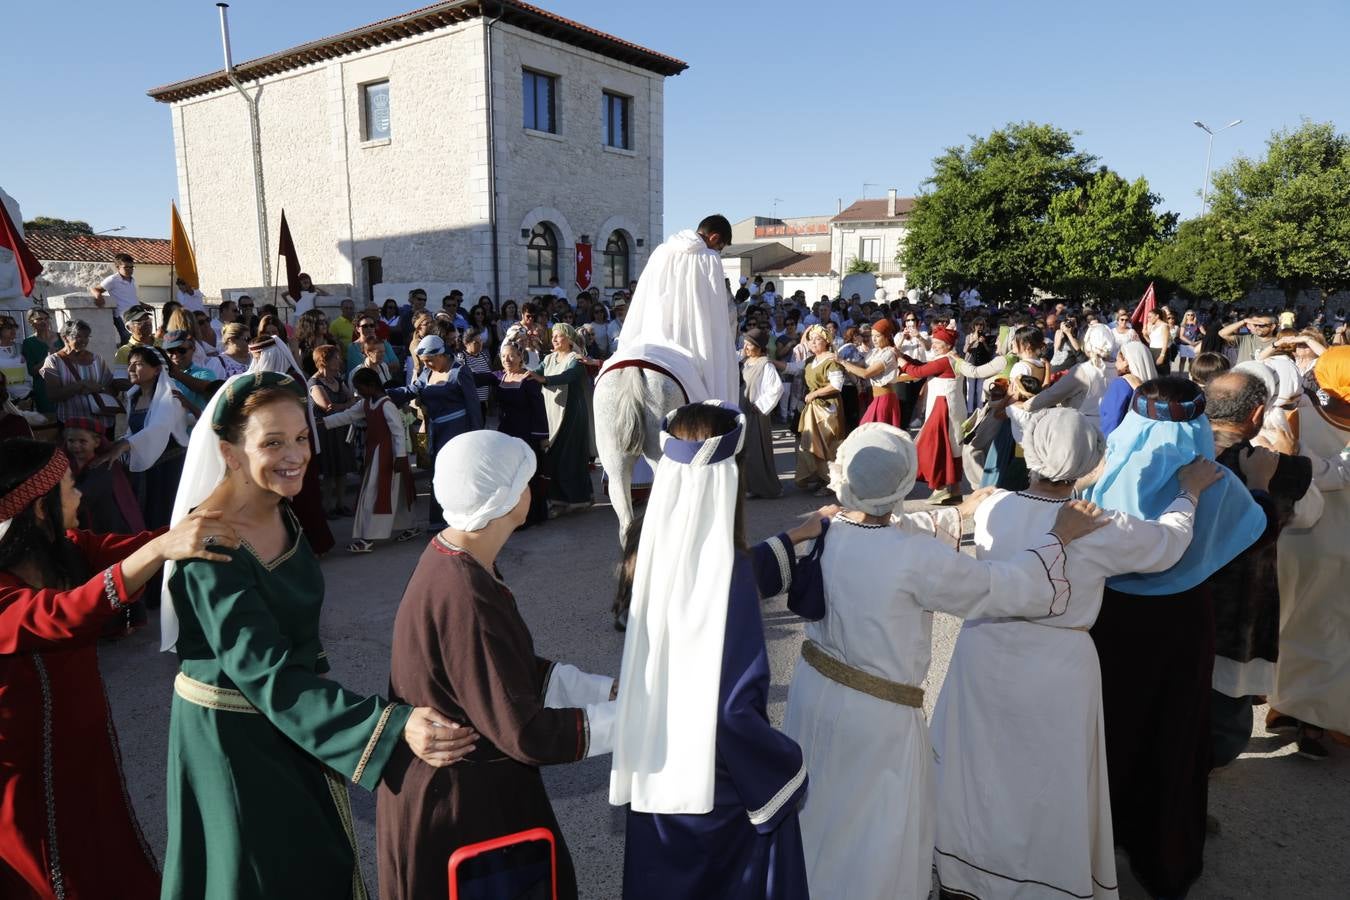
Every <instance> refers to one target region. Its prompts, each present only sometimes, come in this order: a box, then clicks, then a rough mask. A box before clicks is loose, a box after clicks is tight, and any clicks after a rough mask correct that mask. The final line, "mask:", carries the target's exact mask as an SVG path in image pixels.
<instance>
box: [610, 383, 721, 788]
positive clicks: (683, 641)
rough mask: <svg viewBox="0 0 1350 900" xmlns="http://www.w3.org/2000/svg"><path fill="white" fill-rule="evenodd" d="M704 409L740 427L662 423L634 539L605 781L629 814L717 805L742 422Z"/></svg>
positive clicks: (712, 402)
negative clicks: (702, 430) (690, 431)
mask: <svg viewBox="0 0 1350 900" xmlns="http://www.w3.org/2000/svg"><path fill="white" fill-rule="evenodd" d="M708 402H709V403H710V404H711V405H715V406H720V407H721V408H723V409H727V410H730V411H733V412H735V413H736V427H735V428H733V429H732V430H731V431H729V432H727V433H726V434H723V435H719V436H718V437H714V438H709V439H708V440H706V441H682V440H679V439H677V438H674V437H671V435H670V433H669V431H667V430H666V429H667V428H669V426H670V420H671V416H674V415H675V414H676V413H671V416H668V417H667V418H666V423H665V426H664V427H663V428H662V430H661V450H662V457H661V460H660V462H658V463H657V466H656V477H655V479H654V481H653V483H652V491H651V496H650V498H649V499H648V501H647V513H646V515H645V516H644V519H645V522H646V524H645V525H643V529H642V537H641V540H640V541H639V543H638V551H637V565H636V569H635V572H634V577H633V594H632V604H631V606H630V607H629V612H628V630H627V634H626V636H625V639H624V645H623V667H622V669H621V670H620V678H619V697H618V711H617V715H616V721H615V728H614V755H613V762H612V767H611V769H610V776H609V802H610V803H612V804H614V805H616V806H621V805H623V804H626V803H631V804H632V807H633V809H634V811H636V812H650V813H694V814H697V813H706V812H708V811H710V810H711V809H712V807H713V786H714V782H715V780H716V775H715V772H714V767H715V763H716V745H717V706H718V696H719V689H720V686H721V675H722V666H721V659H722V644H723V638H724V637H725V632H726V619H727V600H728V597H729V591H730V586H731V574H732V567H733V565H734V564H735V532H736V499H737V492H738V491H739V489H740V473H739V471H738V470H737V465H736V455H737V454H738V453H739V452H740V449H741V446H742V445H743V443H744V441H745V416H744V415H743V414H742V413H741V412H740V410H739V409H737V408H736V407H735V406H732V405H731V404H729V403H718V402H716V401H708ZM677 412H678V410H677Z"/></svg>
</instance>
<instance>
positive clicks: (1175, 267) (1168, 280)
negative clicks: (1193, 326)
mask: <svg viewBox="0 0 1350 900" xmlns="http://www.w3.org/2000/svg"><path fill="white" fill-rule="evenodd" d="M1149 273H1150V275H1151V276H1152V277H1154V278H1156V279H1157V280H1159V281H1161V282H1163V283H1164V284H1170V285H1172V286H1174V287H1176V288H1177V290H1178V291H1179V292H1180V293H1181V295H1182V296H1183V297H1186V298H1188V299H1195V300H1199V299H1204V300H1219V301H1221V302H1223V303H1233V302H1235V301H1237V300H1241V299H1242V298H1243V297H1245V296H1247V292H1248V291H1250V290H1251V289H1252V288H1253V287H1254V286H1255V285H1256V283H1257V281H1258V280H1259V273H1258V272H1257V268H1256V263H1255V261H1254V260H1253V259H1252V255H1251V253H1249V252H1248V250H1247V247H1246V245H1245V244H1243V242H1242V241H1241V240H1240V239H1239V238H1238V237H1237V235H1235V234H1234V233H1232V232H1231V231H1230V230H1228V229H1226V228H1225V227H1224V226H1223V224H1222V223H1220V222H1219V221H1218V220H1217V219H1216V218H1215V217H1214V216H1212V215H1208V216H1202V217H1200V218H1197V219H1188V220H1187V221H1185V222H1182V223H1181V226H1180V227H1179V228H1178V229H1177V231H1176V234H1175V236H1173V238H1172V239H1171V240H1170V241H1168V242H1167V243H1165V244H1164V245H1163V246H1162V248H1161V250H1160V251H1159V252H1158V255H1157V256H1156V257H1155V258H1154V260H1153V263H1152V265H1151V266H1150V267H1149Z"/></svg>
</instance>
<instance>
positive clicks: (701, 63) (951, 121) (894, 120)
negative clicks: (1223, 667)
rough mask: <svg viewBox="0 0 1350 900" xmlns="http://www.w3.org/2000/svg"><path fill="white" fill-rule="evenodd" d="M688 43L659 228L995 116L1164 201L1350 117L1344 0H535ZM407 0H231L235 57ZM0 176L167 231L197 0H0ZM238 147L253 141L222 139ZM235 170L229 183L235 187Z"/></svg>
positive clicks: (820, 193)
mask: <svg viewBox="0 0 1350 900" xmlns="http://www.w3.org/2000/svg"><path fill="white" fill-rule="evenodd" d="M536 2H539V3H542V5H544V6H546V7H547V8H549V9H551V10H553V11H555V12H557V13H559V14H561V15H564V16H567V17H569V18H574V19H577V20H579V21H581V22H583V23H585V24H587V25H590V26H593V27H595V28H599V29H602V30H605V31H609V32H611V33H613V34H616V35H618V36H620V37H623V38H626V39H628V40H632V41H635V42H637V43H640V44H644V45H646V46H648V47H651V48H653V49H656V50H660V51H662V52H665V53H668V54H670V55H672V56H677V57H680V58H681V59H684V60H685V61H687V62H688V63H689V64H690V68H689V70H688V71H686V72H685V73H684V74H683V75H679V76H677V77H675V78H671V79H668V80H667V82H666V147H665V152H666V210H665V214H666V229H667V231H674V230H676V229H678V228H681V227H688V226H689V225H691V224H692V223H694V222H695V221H697V219H698V218H700V217H701V216H702V215H705V214H706V213H708V212H711V211H721V212H724V213H725V214H726V215H727V216H729V217H730V218H731V219H732V220H733V221H735V220H736V219H739V218H741V217H744V216H747V215H752V214H756V213H759V214H765V215H767V214H769V213H770V212H771V211H772V209H773V206H774V205H773V201H774V198H778V199H779V200H780V201H781V202H779V204H778V207H777V209H778V214H779V215H810V214H821V213H830V212H833V211H834V210H835V208H836V204H837V201H838V200H840V199H842V200H843V202H844V203H845V205H847V204H848V203H850V202H852V201H853V200H855V199H857V198H858V197H859V196H861V194H862V190H863V184H864V183H870V184H871V185H872V187H871V188H870V189H869V194H870V195H871V196H884V193H885V190H886V188H889V187H894V188H898V189H899V190H900V192H901V194H902V195H903V194H912V193H914V192H916V191H918V190H919V188H920V185H921V183H922V182H923V180H924V179H925V178H926V177H927V176H928V174H929V172H930V171H931V160H932V158H933V157H934V156H935V155H937V154H938V153H940V152H941V151H942V149H943V148H944V147H947V146H950V145H953V144H957V143H963V142H965V141H966V139H967V136H968V135H969V134H972V133H979V134H983V133H987V132H988V131H989V130H990V129H992V128H995V127H997V126H999V125H1002V124H1004V123H1006V122H1008V121H1012V120H1025V119H1030V120H1035V121H1040V122H1049V123H1053V124H1055V125H1057V126H1060V127H1062V128H1065V129H1068V130H1071V131H1076V132H1080V134H1079V136H1078V138H1077V140H1078V143H1079V146H1080V147H1081V148H1082V149H1084V150H1086V151H1088V152H1091V153H1094V154H1097V155H1098V156H1100V157H1101V158H1102V160H1103V162H1105V163H1106V164H1107V165H1109V166H1111V167H1112V168H1114V169H1116V170H1117V171H1119V172H1121V173H1122V174H1123V175H1125V176H1126V177H1129V178H1134V177H1137V176H1139V175H1144V176H1146V177H1147V178H1148V179H1149V182H1150V184H1151V185H1152V187H1153V190H1154V191H1155V192H1156V193H1158V194H1160V195H1161V196H1162V197H1163V206H1164V207H1165V208H1167V209H1172V210H1176V211H1178V212H1180V213H1182V214H1183V215H1186V216H1189V215H1194V214H1195V213H1196V212H1197V211H1198V209H1199V199H1198V191H1199V187H1200V182H1201V181H1202V180H1203V176H1204V164H1205V135H1204V134H1203V133H1202V132H1201V131H1199V130H1198V129H1196V128H1195V127H1194V126H1193V125H1191V120H1192V119H1197V118H1199V119H1202V120H1204V121H1206V122H1208V123H1209V124H1211V125H1218V124H1222V123H1224V122H1227V121H1230V120H1232V119H1235V118H1239V117H1240V118H1242V119H1243V120H1244V124H1242V125H1239V126H1238V127H1237V128H1234V129H1232V130H1230V131H1228V132H1225V133H1224V134H1222V135H1220V136H1219V138H1218V139H1216V141H1215V146H1214V162H1215V166H1216V167H1217V166H1218V165H1220V164H1222V163H1223V162H1225V161H1227V160H1229V159H1230V158H1231V157H1232V156H1233V155H1235V154H1237V153H1240V152H1241V153H1246V154H1248V155H1259V154H1260V153H1261V151H1262V147H1263V143H1264V141H1265V139H1266V137H1267V136H1268V135H1269V134H1270V132H1271V131H1272V130H1274V129H1279V128H1285V127H1292V126H1296V125H1297V124H1298V122H1299V120H1300V118H1301V117H1308V118H1312V119H1315V120H1319V121H1332V122H1335V123H1336V124H1337V126H1338V127H1339V128H1340V130H1342V131H1345V130H1350V53H1347V52H1346V46H1345V39H1346V36H1347V34H1350V3H1347V2H1346V0H1322V2H1300V3H1272V2H1269V0H1257V2H1252V0H1237V2H1231V0H1230V2H1200V0H1167V2H1154V0H1136V2H1131V3H1115V4H1109V5H1108V4H1104V3H1096V2H1087V3H1085V2H1082V0H1077V2H1063V0H1061V2H1042V0H1025V2H1023V3H1008V2H990V0H968V2H964V3H951V2H947V3H944V2H930V3H915V2H901V0H855V2H852V3H820V2H801V0H781V2H777V3H772V2H764V0H760V2H753V3H752V2H726V0H718V2H714V0H683V2H679V3H671V2H660V3H658V2H652V0H630V2H628V3H615V2H597V0H536ZM418 5H419V3H418V0H363V2H356V0H285V2H278V0H269V2H263V0H235V2H234V3H233V4H232V5H231V9H230V12H231V25H232V31H233V38H234V53H235V59H236V60H238V61H242V60H246V59H250V58H253V57H256V56H261V55H264V54H266V53H270V52H273V51H276V50H280V49H283V48H285V47H289V46H292V45H294V44H298V43H301V42H304V41H307V40H313V39H316V38H319V37H323V36H326V35H329V34H334V33H337V32H340V31H344V30H346V29H349V28H353V27H356V26H359V25H363V24H366V23H368V22H372V21H375V20H377V19H380V18H383V17H386V16H390V15H395V14H398V13H401V12H406V11H408V10H410V9H413V8H415V7H416V6H418ZM3 21H4V23H5V25H6V31H7V33H8V34H7V37H8V38H9V39H8V40H6V42H5V43H6V45H7V46H6V48H5V54H4V57H3V62H0V110H3V111H4V112H3V115H5V116H7V117H10V118H11V122H9V123H7V126H8V127H6V128H5V129H4V133H5V137H4V138H3V139H0V187H4V188H5V189H6V190H7V191H9V193H11V194H13V195H15V196H16V197H17V198H18V199H19V201H20V202H21V203H22V205H23V210H24V215H25V216H26V217H28V218H31V217H33V216H36V215H53V216H60V217H63V218H75V219H85V220H87V221H89V222H90V223H91V224H92V225H93V226H94V228H95V229H105V228H111V227H113V226H116V225H125V226H127V230H126V231H125V232H122V233H123V234H126V235H143V236H166V235H167V233H168V222H167V207H168V201H169V199H170V198H172V197H173V196H174V195H175V193H176V190H177V184H176V179H175V176H174V167H173V139H172V135H171V133H170V128H169V111H168V108H167V107H165V106H163V105H161V104H158V103H155V102H153V101H152V100H150V99H149V98H148V97H146V96H145V91H146V89H148V88H150V87H153V86H155V85H159V84H163V83H166V82H171V81H176V80H178V79H181V78H186V77H189V76H192V75H197V74H201V73H205V72H208V71H213V70H215V69H218V68H219V67H220V41H219V30H218V25H217V18H216V10H215V5H214V3H213V2H212V0H122V2H94V0H65V2H62V0H56V2H46V3H20V4H10V5H9V6H8V8H7V9H6V11H5V13H4V15H3ZM239 152H240V153H246V152H248V150H247V148H246V147H242V146H241V147H240V149H239ZM245 188H246V186H244V187H241V190H243V189H245Z"/></svg>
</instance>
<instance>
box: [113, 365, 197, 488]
mask: <svg viewBox="0 0 1350 900" xmlns="http://www.w3.org/2000/svg"><path fill="white" fill-rule="evenodd" d="M162 362H163V360H162V359H161V363H162ZM139 392H140V388H135V387H133V388H132V389H131V390H129V391H127V397H126V411H127V418H128V420H129V419H130V418H131V409H132V405H133V404H134V403H135V402H136V396H137V394H138V393H139ZM171 437H172V438H173V439H174V440H175V441H177V442H178V444H179V446H182V447H186V446H187V443H188V417H187V410H185V409H183V405H182V404H181V403H179V402H178V398H177V397H175V396H174V395H173V379H172V378H170V377H169V367H168V366H167V365H161V366H160V369H159V377H158V378H156V379H155V392H154V394H152V395H151V397H150V403H149V405H148V406H147V407H146V410H145V424H144V425H143V426H141V430H140V431H137V432H136V433H134V434H131V433H128V434H127V435H125V436H124V437H123V440H125V441H126V442H127V444H128V445H129V446H130V447H131V449H130V451H128V453H127V468H129V469H131V471H133V472H144V471H145V470H146V469H148V468H150V467H151V466H153V465H154V464H155V463H157V462H159V457H160V456H161V455H162V454H163V453H164V448H165V447H167V446H168V445H169V438H171Z"/></svg>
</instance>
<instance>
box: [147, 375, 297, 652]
mask: <svg viewBox="0 0 1350 900" xmlns="http://www.w3.org/2000/svg"><path fill="white" fill-rule="evenodd" d="M281 374H287V375H289V373H281ZM253 375H254V373H252V372H244V373H241V374H239V375H232V376H230V377H229V378H227V379H226V380H225V383H224V384H222V385H221V386H220V388H219V389H218V390H217V391H216V392H215V394H213V395H212V396H211V399H210V400H209V401H207V404H206V408H205V409H203V410H202V414H201V418H199V419H198V420H197V424H196V425H195V426H193V428H192V434H191V435H190V436H189V437H188V441H187V456H186V457H185V458H184V460H183V474H182V476H181V477H180V478H179V480H178V493H177V494H176V495H175V496H174V499H173V513H172V514H171V515H170V516H169V527H170V528H173V527H176V526H177V525H178V523H179V522H181V521H183V520H184V519H186V518H187V517H188V514H189V513H191V512H192V511H193V510H194V509H196V508H197V507H198V506H200V505H201V504H202V503H203V502H204V501H205V500H206V498H207V497H209V496H211V492H212V491H214V490H215V489H216V488H217V487H218V486H219V485H220V483H221V481H223V480H224V479H225V472H226V466H225V455H224V454H223V453H221V452H220V442H221V436H220V435H219V434H218V433H217V432H216V430H215V427H214V422H215V418H216V415H217V412H218V411H219V409H220V407H221V405H222V404H224V403H226V402H228V401H229V400H230V398H231V397H232V396H233V395H234V391H233V390H232V388H233V387H234V386H235V384H236V383H237V382H239V381H240V380H242V379H245V378H252V377H253ZM282 383H284V382H282ZM301 390H303V385H301ZM305 393H306V395H308V392H305ZM174 568H175V563H174V562H173V561H172V560H170V561H168V562H166V563H165V564H164V588H163V592H162V594H161V598H162V599H161V602H160V607H159V634H160V641H159V649H160V650H162V651H165V652H168V651H170V650H173V649H174V646H175V645H176V644H177V643H178V613H177V612H176V611H175V610H174V605H173V604H174V601H173V592H172V591H171V590H170V589H169V579H170V578H171V577H172V576H173V572H174Z"/></svg>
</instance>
